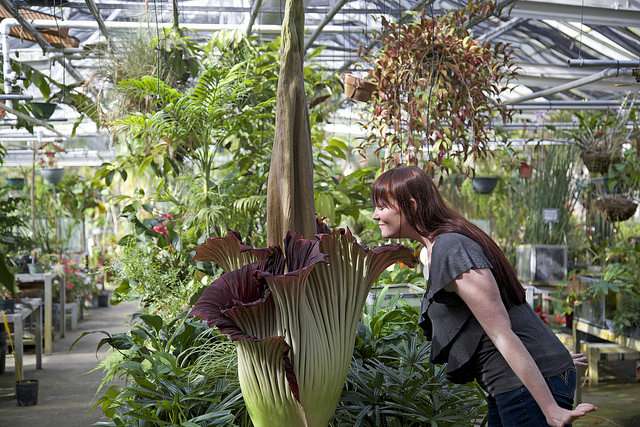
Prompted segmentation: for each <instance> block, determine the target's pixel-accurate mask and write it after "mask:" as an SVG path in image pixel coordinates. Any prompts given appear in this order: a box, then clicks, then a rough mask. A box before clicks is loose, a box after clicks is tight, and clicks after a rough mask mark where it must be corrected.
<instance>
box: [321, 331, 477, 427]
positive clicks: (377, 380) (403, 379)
mask: <svg viewBox="0 0 640 427" xmlns="http://www.w3.org/2000/svg"><path fill="white" fill-rule="evenodd" d="M430 347H431V346H430V343H428V342H425V341H424V340H422V339H419V338H418V337H417V336H416V335H413V336H410V337H406V336H405V339H404V340H402V341H400V343H399V344H397V345H394V346H392V347H391V350H390V351H389V352H388V353H387V354H385V355H384V356H381V357H380V358H373V359H369V360H366V361H362V360H355V361H354V363H353V365H352V367H351V370H350V372H349V375H348V377H347V385H346V390H345V392H344V393H343V395H342V401H341V404H340V406H339V407H338V411H337V413H336V417H335V419H334V422H333V425H334V426H336V427H338V426H345V427H346V426H358V427H360V426H363V427H364V426H367V427H378V426H387V427H406V426H410V427H418V426H424V425H438V426H474V425H478V424H479V422H480V421H481V420H482V417H483V416H484V414H485V412H486V409H485V408H486V406H485V405H484V404H483V402H485V400H484V399H483V395H482V392H481V391H480V389H479V388H478V387H477V386H469V385H456V384H451V383H449V382H448V381H447V378H446V369H445V368H443V367H442V366H436V365H433V364H431V363H430V362H429V352H430Z"/></svg>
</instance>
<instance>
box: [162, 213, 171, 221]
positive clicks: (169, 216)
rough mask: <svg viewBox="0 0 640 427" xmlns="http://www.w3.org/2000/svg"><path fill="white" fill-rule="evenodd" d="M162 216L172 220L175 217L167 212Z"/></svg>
mask: <svg viewBox="0 0 640 427" xmlns="http://www.w3.org/2000/svg"><path fill="white" fill-rule="evenodd" d="M160 218H162V219H167V220H172V219H173V218H174V217H173V215H171V214H170V213H165V214H162V215H160Z"/></svg>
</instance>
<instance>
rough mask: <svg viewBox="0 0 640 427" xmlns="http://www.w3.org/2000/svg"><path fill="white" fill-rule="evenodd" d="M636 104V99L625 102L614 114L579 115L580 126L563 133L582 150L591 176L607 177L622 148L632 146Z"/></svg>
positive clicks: (587, 112)
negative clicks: (629, 124)
mask: <svg viewBox="0 0 640 427" xmlns="http://www.w3.org/2000/svg"><path fill="white" fill-rule="evenodd" d="M634 103H635V100H634V99H625V101H624V102H623V104H622V105H621V107H620V108H619V109H618V110H617V111H616V112H615V113H612V112H610V111H583V112H577V113H575V117H576V119H577V120H578V126H577V127H576V128H574V129H568V130H565V131H564V132H562V133H563V134H564V135H565V136H566V137H568V138H570V139H572V140H573V141H575V143H576V144H577V145H578V146H579V147H580V149H581V156H582V160H583V161H584V163H585V165H586V166H587V169H589V171H590V172H592V173H600V174H606V173H607V170H608V168H609V165H610V164H611V163H616V162H617V161H618V160H620V158H621V155H622V146H623V145H624V144H625V143H627V142H630V139H631V136H632V134H633V130H632V129H629V128H628V123H629V121H635V120H636V111H635V109H634V108H633V106H634Z"/></svg>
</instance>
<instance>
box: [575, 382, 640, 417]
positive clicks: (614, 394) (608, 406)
mask: <svg viewBox="0 0 640 427" xmlns="http://www.w3.org/2000/svg"><path fill="white" fill-rule="evenodd" d="M582 401H583V402H589V403H592V404H594V405H596V406H597V407H598V410H597V411H596V412H594V413H592V415H591V414H590V415H586V416H585V417H584V418H583V419H582V420H580V421H578V422H576V423H574V424H573V426H574V427H592V426H594V427H595V426H602V427H605V426H619V427H638V426H640V383H630V384H616V383H609V384H605V383H603V384H598V385H597V386H594V387H585V388H584V389H583V391H582Z"/></svg>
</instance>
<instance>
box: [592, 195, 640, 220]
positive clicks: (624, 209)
mask: <svg viewBox="0 0 640 427" xmlns="http://www.w3.org/2000/svg"><path fill="white" fill-rule="evenodd" d="M594 203H595V206H596V208H598V210H600V211H601V212H602V213H604V215H605V216H606V217H607V219H608V220H609V221H612V222H618V221H626V220H628V219H629V218H631V217H632V216H633V215H634V214H635V213H636V209H637V208H638V204H637V203H635V202H634V201H633V200H629V199H627V198H626V197H624V196H620V195H605V196H602V197H599V198H598V199H597V200H596V201H595V202H594Z"/></svg>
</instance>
